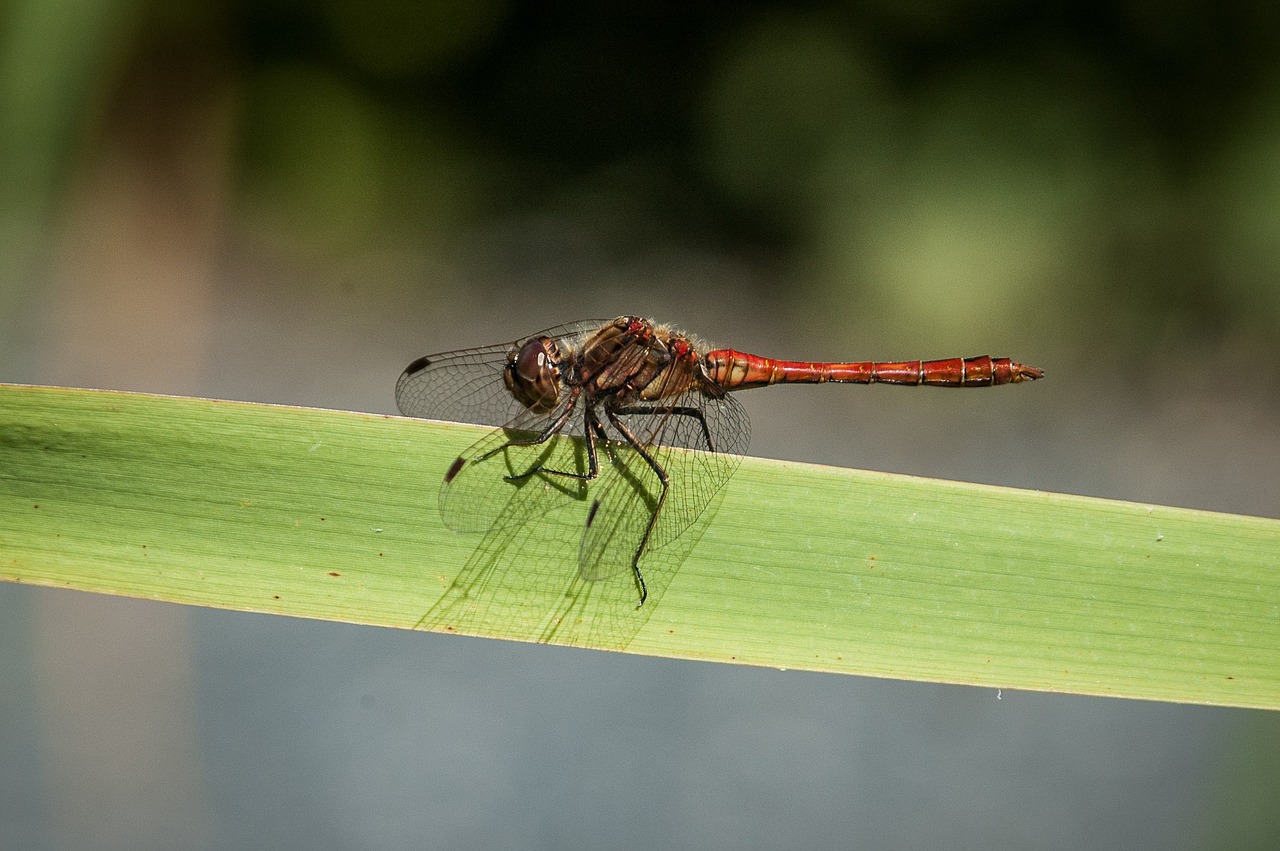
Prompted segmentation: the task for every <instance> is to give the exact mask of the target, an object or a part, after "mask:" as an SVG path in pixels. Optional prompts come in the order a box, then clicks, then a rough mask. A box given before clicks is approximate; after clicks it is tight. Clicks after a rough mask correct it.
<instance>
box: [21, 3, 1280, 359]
mask: <svg viewBox="0 0 1280 851" xmlns="http://www.w3.org/2000/svg"><path fill="white" fill-rule="evenodd" d="M0 26H2V27H3V31H0V44H2V45H3V46H4V49H3V51H2V52H0V57H2V58H0V63H3V66H4V67H3V70H4V73H3V74H0V80H3V90H0V122H3V126H4V127H5V128H6V129H5V132H4V134H3V137H4V139H5V146H6V150H5V152H4V157H3V162H4V164H3V166H2V167H3V169H4V175H3V176H4V178H5V180H4V181H3V182H4V184H5V188H4V189H3V194H0V202H2V207H3V210H2V212H3V215H4V233H3V238H4V240H5V245H4V250H5V253H6V255H7V260H6V267H5V271H6V272H10V273H12V272H15V271H16V269H17V267H18V266H21V267H25V268H26V270H27V272H28V273H29V272H30V269H31V267H32V266H33V264H35V263H36V259H34V258H33V257H32V255H31V249H30V248H29V247H24V246H29V244H30V237H31V235H32V234H33V233H35V232H38V231H40V229H41V228H46V229H47V227H48V226H49V224H50V222H51V221H53V220H55V219H56V199H57V198H58V197H59V196H60V194H61V193H62V192H63V191H64V187H65V185H66V183H67V181H69V180H70V179H71V176H72V175H73V174H74V168H75V163H76V162H77V161H78V159H79V158H83V157H86V156H92V152H93V151H94V150H95V146H97V145H100V144H101V138H100V137H101V135H102V134H103V133H104V132H107V131H104V129H103V126H102V124H101V122H100V120H99V119H100V116H101V115H103V114H104V113H107V112H109V110H110V108H111V105H112V104H113V103H115V102H116V101H118V100H119V99H120V98H121V97H122V92H123V91H125V90H126V89H127V90H136V89H138V88H139V87H141V88H146V87H148V86H162V85H163V83H164V80H165V78H166V75H167V74H168V69H170V68H172V67H173V65H174V63H183V62H185V63H189V64H200V63H203V64H205V65H208V66H209V68H210V69H211V74H212V75H213V77H215V78H218V79H224V80H226V81H228V83H229V85H230V87H231V89H232V91H233V92H234V98H235V103H236V106H235V108H234V112H235V116H236V117H235V121H234V134H235V140H234V141H233V146H234V151H235V155H234V165H233V175H234V179H235V192H234V195H233V197H234V199H235V200H236V203H237V206H236V209H237V210H238V211H239V215H237V216H235V217H233V221H232V225H231V226H232V228H233V229H236V230H237V231H239V232H241V233H243V234H246V235H249V236H250V237H251V239H252V240H256V241H259V242H260V243H261V244H263V245H266V246H274V247H276V248H280V247H286V248H287V249H288V250H289V251H290V252H293V253H294V254H295V255H300V256H308V255H311V256H315V257H318V258H326V257H332V256H334V255H335V254H339V253H344V252H356V251H360V250H364V249H373V250H377V249H378V248H381V247H393V248H397V249H407V250H411V251H414V250H416V251H425V252H445V253H447V252H450V251H458V250H460V251H463V252H465V251H466V250H467V249H466V246H468V244H469V243H470V242H471V239H472V236H473V234H474V233H476V232H477V231H481V230H484V229H486V228H493V227H495V226H497V225H498V223H504V222H506V223H510V222H523V223H525V226H526V227H528V228H533V229H534V230H535V231H536V230H537V227H538V225H536V224H534V223H537V222H544V223H545V222H546V221H548V220H550V221H555V222H558V223H559V230H560V231H562V232H572V233H575V234H578V235H579V238H580V239H582V240H584V241H587V242H592V243H595V244H597V245H599V246H600V247H601V250H602V251H603V252H604V255H605V260H606V262H609V261H612V262H618V263H625V262H627V261H628V260H629V259H630V258H632V257H634V256H638V255H640V256H642V255H647V254H650V253H651V252H654V251H655V250H667V251H685V252H699V251H714V252H720V253H723V254H728V255H743V256H747V257H749V258H751V259H752V262H757V263H759V264H761V265H762V266H763V267H764V268H767V269H770V270H772V272H771V273H770V274H774V275H775V276H776V277H775V280H776V279H781V280H782V281H784V282H786V283H787V284H788V285H789V286H790V287H792V289H791V290H790V292H791V293H793V294H801V295H805V296H808V297H809V298H810V299H811V300H813V301H817V300H819V299H822V300H825V302H826V303H829V304H831V305H832V308H831V310H830V312H824V317H825V319H826V321H839V320H840V319H842V318H847V317H854V316H863V315H876V314H881V315H883V313H885V312H889V313H890V314H891V315H905V316H910V317H913V321H914V322H915V323H916V324H917V325H918V326H922V327H927V328H930V329H933V330H935V331H936V330H938V329H945V328H954V329H958V330H960V331H962V332H964V333H965V334H967V335H970V336H972V335H973V334H974V333H975V330H974V329H975V327H976V328H977V329H978V333H982V332H983V331H986V330H990V326H994V325H997V324H1002V323H1003V324H1009V323H1010V322H1011V321H1012V322H1014V323H1017V324H1021V325H1022V326H1023V327H1025V328H1028V329H1029V333H1035V334H1038V335H1040V336H1041V337H1045V338H1054V339H1056V340H1057V341H1058V342H1060V343H1064V342H1065V343H1067V344H1068V345H1073V346H1082V345H1088V344H1091V343H1095V342H1097V341H1099V340H1104V341H1109V340H1112V339H1113V338H1116V337H1122V338H1123V339H1124V340H1125V343H1124V346H1125V347H1127V348H1128V349H1131V350H1132V351H1133V352H1138V353H1141V352H1146V353H1147V354H1148V355H1149V356H1158V355H1159V354H1160V353H1161V352H1162V350H1163V349H1166V348H1171V347H1172V348H1177V347H1179V346H1181V343H1182V342H1185V338H1186V337H1187V336H1189V335H1194V336H1204V337H1205V338H1206V344H1207V345H1215V344H1216V343H1221V342H1223V341H1224V340H1225V341H1227V342H1232V343H1233V344H1239V343H1240V341H1244V344H1245V345H1246V346H1248V347H1254V346H1256V347H1258V348H1260V349H1263V350H1269V349H1270V348H1271V347H1270V346H1269V345H1268V343H1269V341H1270V339H1271V337H1272V336H1273V335H1274V333H1275V332H1276V330H1277V328H1280V250H1278V249H1277V246H1280V108H1277V106H1276V105H1277V104H1280V60H1278V59H1277V57H1280V11H1277V7H1275V6H1273V5H1271V4H1267V3H1263V2H1258V0H1234V2H1225V3H1220V4H1214V5H1209V4H1197V3H1190V2H1174V3H1155V2H1151V0H1120V2H1084V3H1079V2H1073V3H1061V2H1059V3H1041V4H1020V3H1014V2H1012V1H1011V0H914V2H905V3H904V2H890V1H889V0H876V2H869V3H858V4H855V3H847V2H825V3H824V2H808V3H782V2H747V3H741V4H733V5H723V6H722V5H703V4H693V5H688V4H675V3H647V4H646V3H630V4H613V5H609V6H603V7H602V6H599V5H597V4H587V3H568V4H557V5H554V6H551V7H547V6H544V5H540V4H516V3H508V2H503V0H481V1H480V2H474V3H467V4H452V3H444V2H440V0H430V2H421V0H374V2H362V3H357V2H351V0H325V2H321V3H308V2H301V1H300V0H262V2H253V3H248V2H241V3H233V2H228V3H216V2H213V0H204V2H199V3H192V4H184V5H182V6H181V7H172V6H168V5H165V4H162V3H158V2H142V0H135V2H127V0H116V2H110V1H109V0H97V1H96V2H94V3H89V4H86V3H67V2H65V0H9V2H7V3H5V4H4V5H3V6H0ZM175 45H177V47H175ZM157 54H160V55H166V56H167V57H168V58H167V60H166V62H155V61H154V59H155V56H156V55H157ZM188 70H189V69H188ZM196 79H198V77H197V78H196ZM157 108H163V104H161V105H160V106H159V107H157ZM515 227H516V228H517V229H518V228H519V227H520V225H515ZM20 244H21V245H20ZM546 250H547V251H549V252H554V251H555V247H554V246H548V247H547V248H546ZM15 258H18V259H15ZM6 277H8V278H11V277H12V275H6ZM28 277H30V275H28ZM762 280H768V276H763V277H762ZM421 286H423V287H430V286H432V284H431V282H430V281H423V282H422V283H421ZM779 300H781V297H779ZM788 300H790V299H788ZM993 303H994V304H998V305H999V306H1000V307H1001V310H1000V311H992V310H991V305H992V304H993ZM1215 341H1216V342H1215ZM1175 343H1176V344H1177V345H1175ZM1277 360H1280V358H1278V359H1277Z"/></svg>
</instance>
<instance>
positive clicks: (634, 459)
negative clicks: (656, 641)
mask: <svg viewBox="0 0 1280 851" xmlns="http://www.w3.org/2000/svg"><path fill="white" fill-rule="evenodd" d="M500 434H502V433H501V432H500ZM481 443H484V441H482V442H481ZM547 444H548V445H540V446H536V447H530V446H511V447H507V448H504V449H501V450H500V451H498V452H495V453H494V454H492V455H490V456H489V457H488V458H486V459H485V460H483V461H479V462H468V465H467V467H464V471H463V472H460V473H459V474H458V476H457V477H455V479H454V481H452V482H449V483H446V485H445V486H444V490H445V491H449V490H452V489H453V488H455V487H457V486H458V484H459V482H463V483H464V484H467V488H468V490H467V491H466V492H465V493H466V496H467V498H469V499H474V498H475V497H476V496H477V495H483V496H484V498H485V503H486V504H485V506H484V507H483V512H484V514H485V518H486V523H485V527H484V528H483V529H476V528H475V526H474V525H472V526H470V527H466V528H464V531H483V532H484V535H483V537H482V538H481V539H480V541H479V543H478V545H477V547H476V549H475V551H474V552H473V553H472V555H471V557H470V558H469V559H468V560H467V562H466V564H464V565H463V566H462V568H461V570H459V572H458V573H457V575H456V576H454V577H453V578H452V580H451V581H450V582H449V584H448V586H447V587H446V588H445V590H444V594H443V595H442V596H441V597H440V599H439V600H438V601H437V602H436V603H435V604H434V605H432V606H431V608H430V609H429V610H428V611H427V613H426V614H425V615H423V617H422V618H421V619H420V620H419V621H418V623H417V625H416V626H415V628H419V629H430V630H436V631H443V632H456V633H462V634H467V635H490V636H499V637H505V638H510V639H515V640H520V641H534V642H552V643H556V644H567V645H572V646H583V647H595V648H600V649H613V650H623V649H625V648H626V647H627V646H628V645H629V644H630V643H631V641H632V640H633V639H634V638H635V636H636V634H637V633H638V632H639V631H640V629H641V628H642V627H643V626H644V625H645V623H646V622H647V621H648V620H649V618H650V617H651V615H652V614H653V611H654V609H655V608H656V607H657V606H658V605H659V602H660V600H661V599H662V596H663V594H664V593H665V591H666V589H667V587H668V586H669V585H670V583H671V581H672V579H673V578H674V576H675V574H676V572H677V571H678V570H679V568H680V566H681V564H683V563H684V561H685V559H686V558H687V557H688V555H689V553H690V551H691V550H692V549H693V547H694V545H696V544H697V542H698V539H699V538H700V537H701V536H702V533H703V531H704V530H705V528H706V525H707V524H708V523H709V522H710V519H711V516H712V515H713V514H714V513H715V510H716V508H717V507H718V504H719V501H720V495H719V494H718V495H717V496H716V498H715V499H714V500H713V501H712V504H711V505H710V506H708V508H707V510H706V511H703V512H702V513H701V515H700V516H699V517H698V518H696V522H693V523H692V524H689V525H688V526H687V528H685V529H684V530H683V532H682V533H681V534H678V535H675V536H673V537H671V539H670V540H669V541H665V542H664V543H663V545H662V546H655V547H652V548H648V549H646V550H645V553H644V555H643V557H642V558H641V559H640V569H641V570H642V571H643V574H644V578H645V584H646V586H647V593H648V596H647V599H646V601H645V603H644V605H642V606H637V602H638V600H639V596H640V592H639V588H638V584H637V582H636V580H635V576H634V574H633V572H632V570H631V569H630V567H631V558H632V555H633V554H634V552H635V550H636V548H637V547H638V546H639V543H640V537H639V536H641V535H642V534H643V528H641V527H638V526H637V525H636V524H635V523H634V522H630V521H624V520H623V518H629V517H634V516H645V517H647V516H648V515H650V514H651V513H652V511H653V508H654V506H656V505H657V500H658V493H659V482H658V479H657V476H656V475H655V474H654V473H653V471H652V470H651V469H650V468H649V467H648V465H647V464H646V463H645V462H644V461H643V459H642V458H641V457H640V456H639V455H638V454H637V453H635V452H634V451H633V450H631V449H630V448H628V447H624V446H619V445H617V444H613V443H609V444H606V445H602V446H599V447H598V449H599V450H600V451H599V454H598V457H599V460H600V474H599V476H598V478H597V479H595V480H592V481H583V480H578V479H572V478H568V477H565V476H555V475H551V474H547V473H539V474H536V475H533V476H523V477H520V478H516V479H514V480H510V481H508V480H505V479H506V477H509V476H519V475H520V474H521V473H526V472H528V470H530V469H532V468H533V467H536V466H538V465H542V466H544V467H552V465H556V466H554V467H552V468H553V469H560V470H565V471H575V472H579V471H581V472H585V471H586V469H587V457H586V446H585V443H584V442H583V441H582V440H581V439H579V438H569V437H559V436H557V437H555V438H552V439H551V440H550V441H548V442H547ZM487 451H490V450H489V449H487V448H483V447H480V446H479V445H478V446H477V447H473V450H471V451H470V452H469V453H468V454H469V455H470V456H471V457H472V458H476V457H479V456H480V455H481V454H483V453H484V452H487ZM467 479H474V481H473V482H471V483H467V482H466V480H467ZM494 482H497V484H494ZM458 498H459V497H458V495H456V494H454V495H448V496H442V508H443V509H446V510H445V516H446V519H448V518H449V516H450V514H449V511H448V510H447V509H448V508H449V506H450V503H451V502H453V500H455V499H458ZM637 508H638V509H639V511H638V512H636V511H635V509H637ZM479 510H480V509H477V511H479ZM592 515H594V522H592V523H591V524H590V525H589V524H588V519H589V517H591V516H592ZM601 523H603V524H605V525H599V524H601ZM450 525H451V526H452V525H453V524H450ZM454 528H459V527H456V526H455V527H454ZM589 533H590V534H589Z"/></svg>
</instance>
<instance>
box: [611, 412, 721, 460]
mask: <svg viewBox="0 0 1280 851" xmlns="http://www.w3.org/2000/svg"><path fill="white" fill-rule="evenodd" d="M614 413H616V414H629V415H633V414H648V415H650V416H653V415H655V414H663V415H667V414H673V415H675V416H679V417H693V418H694V419H695V420H697V421H698V424H699V425H700V426H702V437H703V439H704V440H705V441H706V442H707V451H708V452H715V451H716V444H715V441H714V440H712V439H711V429H709V428H708V427H707V417H706V415H705V414H704V413H702V409H700V408H693V407H689V406H686V405H676V406H674V407H668V408H661V407H654V408H651V407H635V408H618V409H617V410H616V411H614Z"/></svg>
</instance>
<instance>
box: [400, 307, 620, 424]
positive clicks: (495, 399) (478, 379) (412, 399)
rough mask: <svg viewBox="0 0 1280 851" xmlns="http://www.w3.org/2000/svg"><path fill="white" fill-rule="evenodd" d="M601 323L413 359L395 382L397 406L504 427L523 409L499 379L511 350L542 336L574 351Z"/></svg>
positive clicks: (426, 415) (411, 413)
mask: <svg viewBox="0 0 1280 851" xmlns="http://www.w3.org/2000/svg"><path fill="white" fill-rule="evenodd" d="M603 324H605V323H604V322H603V321H601V320H586V321H582V322H570V323H568V324H566V325H557V326H556V327H555V328H548V329H547V330H545V331H540V332H538V333H537V334H530V335H529V336H528V337H523V338H521V339H519V340H513V341H511V342H509V343H499V344H497V345H493V346H481V347H480V348H477V349H461V350H459V351H456V352H442V353H440V354H436V355H427V356H426V357H422V358H418V359H417V360H416V361H414V362H413V363H411V364H409V367H408V369H406V370H405V371H404V373H402V374H401V376H400V379H399V380H398V381H396V406H397V407H398V408H399V409H400V413H402V414H404V415H405V416H406V417H420V418H422V419H426V420H445V421H447V422H455V423H479V424H480V425H492V426H505V425H507V424H509V423H512V422H513V421H514V420H515V419H516V418H517V416H518V415H519V414H520V413H521V412H522V411H524V410H525V409H524V406H523V405H521V404H520V402H519V401H517V400H516V398H515V397H514V396H512V395H511V392H510V391H509V390H507V386H506V384H505V383H504V382H503V380H502V371H503V369H504V368H505V367H506V365H507V356H508V354H509V353H510V352H511V350H512V349H513V348H519V347H520V345H521V344H522V343H523V342H524V341H525V340H528V339H530V338H533V337H544V336H545V337H552V338H554V339H556V340H561V341H563V342H564V343H566V344H567V347H568V348H570V349H574V350H576V349H577V348H578V346H579V345H581V341H582V340H584V339H585V338H586V337H588V336H590V335H591V334H592V333H594V332H595V331H596V330H598V329H599V328H600V326H601V325H603Z"/></svg>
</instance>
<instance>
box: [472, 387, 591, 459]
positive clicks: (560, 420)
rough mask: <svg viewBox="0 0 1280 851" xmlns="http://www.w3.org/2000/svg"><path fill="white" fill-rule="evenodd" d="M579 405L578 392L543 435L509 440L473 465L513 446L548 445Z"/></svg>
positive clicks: (545, 429)
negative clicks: (527, 438)
mask: <svg viewBox="0 0 1280 851" xmlns="http://www.w3.org/2000/svg"><path fill="white" fill-rule="evenodd" d="M577 403H578V394H577V392H575V393H574V394H573V396H572V397H571V398H570V399H569V404H567V405H565V407H564V412H563V413H561V414H560V416H558V417H556V418H555V419H554V420H552V421H551V422H550V423H548V424H547V427H546V428H544V429H543V430H542V433H541V434H539V435H538V436H537V437H533V438H530V439H529V440H508V441H507V442H506V443H504V444H502V445H501V446H498V447H495V448H493V449H490V450H489V451H488V452H486V453H484V454H483V455H481V456H480V457H478V458H476V459H475V461H474V462H473V463H476V464H478V463H480V462H481V461H486V460H488V459H489V458H492V457H493V456H494V455H497V454H498V453H499V452H501V451H502V450H504V449H509V448H510V447H512V446H538V445H539V444H542V443H546V442H547V441H548V440H550V439H551V438H552V437H554V436H555V435H557V434H559V433H560V430H561V429H563V428H564V424H565V423H567V422H568V421H569V417H570V416H572V415H573V410H574V408H575V407H577Z"/></svg>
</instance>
